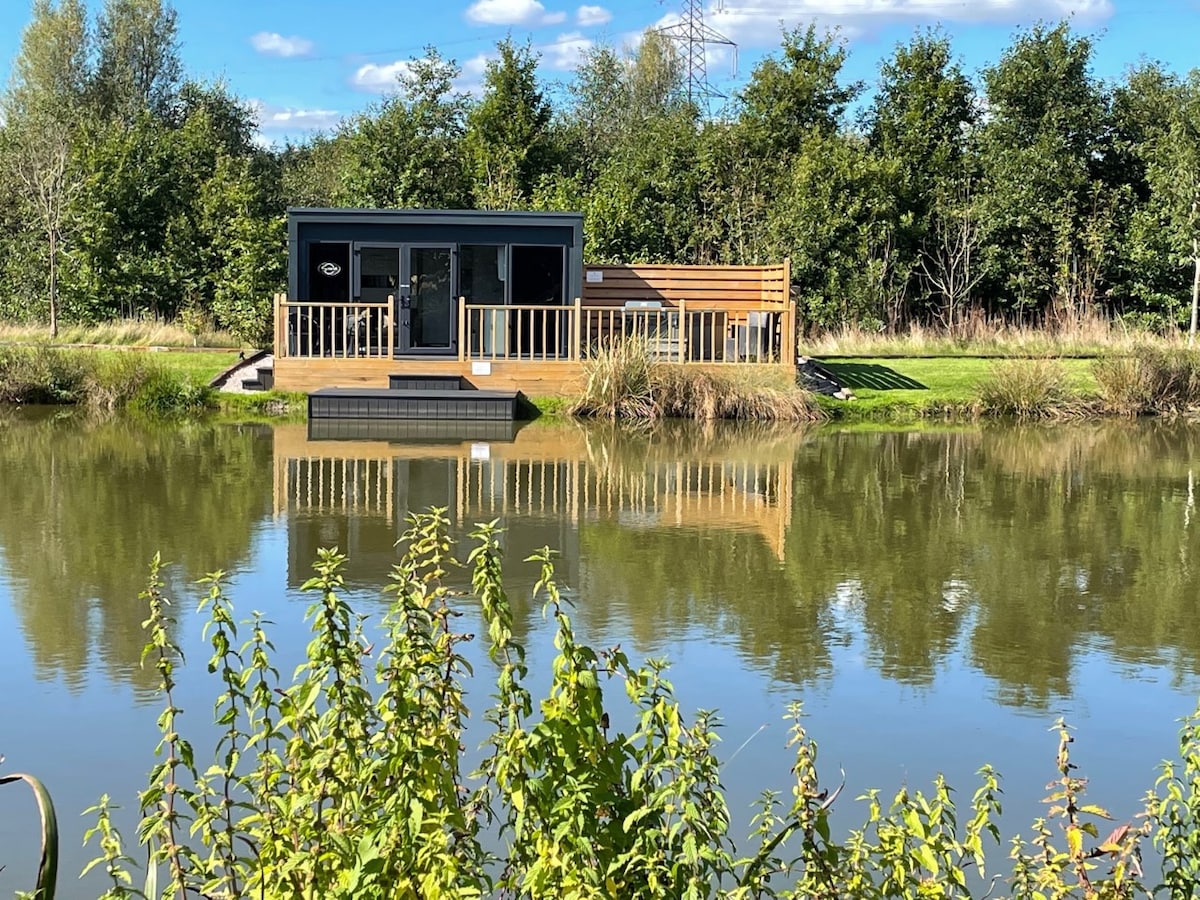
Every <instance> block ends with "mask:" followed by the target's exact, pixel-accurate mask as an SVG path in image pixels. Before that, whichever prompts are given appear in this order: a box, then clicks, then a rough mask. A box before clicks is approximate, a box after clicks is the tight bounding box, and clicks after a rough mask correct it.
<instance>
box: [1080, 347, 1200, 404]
mask: <svg viewBox="0 0 1200 900" xmlns="http://www.w3.org/2000/svg"><path fill="white" fill-rule="evenodd" d="M1092 371H1093V374H1094V375H1095V378H1096V383H1097V384H1098V385H1099V388H1100V399H1101V402H1102V403H1103V405H1104V407H1105V409H1106V410H1107V411H1108V412H1110V413H1114V414H1116V415H1121V416H1141V415H1168V416H1169V415H1180V414H1183V413H1188V412H1194V411H1196V410H1200V351H1198V350H1194V349H1186V348H1183V347H1175V348H1162V347H1140V348H1138V349H1137V350H1135V351H1134V352H1133V353H1131V354H1129V355H1127V356H1113V357H1105V358H1102V359H1099V360H1097V361H1096V363H1095V365H1094V366H1093V367H1092Z"/></svg>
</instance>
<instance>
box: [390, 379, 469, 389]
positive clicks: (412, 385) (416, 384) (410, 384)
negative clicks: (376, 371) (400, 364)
mask: <svg viewBox="0 0 1200 900" xmlns="http://www.w3.org/2000/svg"><path fill="white" fill-rule="evenodd" d="M388 388H389V389H390V390H393V391H473V390H475V385H473V384H471V383H470V382H469V381H467V380H466V379H465V378H463V377H462V376H461V375H389V376H388Z"/></svg>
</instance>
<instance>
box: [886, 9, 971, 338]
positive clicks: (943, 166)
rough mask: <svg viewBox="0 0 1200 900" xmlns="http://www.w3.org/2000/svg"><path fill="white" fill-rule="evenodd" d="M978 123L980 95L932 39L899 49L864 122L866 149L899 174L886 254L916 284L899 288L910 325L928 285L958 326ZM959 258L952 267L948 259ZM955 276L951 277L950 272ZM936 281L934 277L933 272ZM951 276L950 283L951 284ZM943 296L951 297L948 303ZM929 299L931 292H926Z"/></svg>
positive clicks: (945, 45)
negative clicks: (971, 148)
mask: <svg viewBox="0 0 1200 900" xmlns="http://www.w3.org/2000/svg"><path fill="white" fill-rule="evenodd" d="M975 120H976V111H975V92H974V89H973V88H972V86H971V82H970V80H969V79H968V78H967V77H966V76H965V75H964V74H963V72H962V69H961V68H960V67H959V66H958V64H957V63H955V62H954V58H953V56H952V54H951V50H950V42H949V40H948V39H947V38H946V37H945V36H944V35H942V34H939V33H938V32H934V31H928V32H924V33H921V34H917V35H915V36H914V37H913V38H912V40H911V41H910V42H909V43H908V44H903V45H900V46H897V47H896V51H895V53H894V54H893V56H892V58H891V59H889V60H887V61H885V62H884V63H883V65H882V66H881V67H880V87H879V91H878V93H877V94H876V95H875V99H874V102H873V103H872V105H871V108H870V110H869V111H868V113H867V115H866V117H865V120H864V125H865V130H866V132H867V135H868V144H869V146H870V148H871V150H872V152H873V153H874V154H875V156H876V157H877V158H878V160H879V161H881V162H884V161H886V162H888V163H890V164H892V165H894V166H895V179H894V182H893V184H894V187H893V190H894V196H895V198H896V211H897V220H896V221H895V222H894V223H893V224H892V226H891V227H890V229H889V234H890V238H889V241H888V242H887V244H886V245H885V246H887V247H888V249H889V255H890V256H892V257H894V261H895V265H894V266H893V268H895V269H898V270H899V271H900V272H908V273H909V274H910V276H912V275H915V274H916V273H918V272H923V273H924V275H925V277H924V279H923V282H922V279H920V278H917V277H910V278H909V279H908V281H907V283H905V284H901V285H897V286H896V287H897V288H900V289H902V294H903V296H901V297H899V298H896V300H895V301H894V302H893V304H892V305H893V307H895V306H896V303H897V302H898V303H899V304H900V307H899V308H895V309H894V312H893V314H892V315H889V316H888V317H887V318H888V320H889V321H891V322H895V321H898V317H904V318H907V317H910V316H912V315H913V314H914V313H915V312H917V311H916V310H914V309H913V308H912V306H913V300H914V297H913V296H911V295H912V294H914V293H916V292H917V291H919V290H920V289H921V287H922V283H923V284H924V286H925V287H926V288H932V289H933V291H934V292H936V293H937V294H938V298H937V304H936V307H935V311H934V315H935V316H939V317H941V318H943V320H944V321H947V324H950V325H952V323H953V320H954V315H955V310H956V308H957V306H958V305H959V303H960V302H961V300H962V299H964V298H963V297H962V294H961V292H960V291H958V290H957V289H956V288H957V287H958V281H959V277H960V276H961V272H960V271H959V266H960V265H961V263H963V262H965V261H969V259H970V254H969V252H968V253H966V254H965V255H964V250H968V251H969V247H970V245H971V243H973V242H969V243H968V246H967V247H964V246H963V244H962V242H963V239H968V240H969V239H970V237H971V235H972V234H973V227H972V226H971V225H968V227H967V228H966V229H964V228H963V226H964V225H967V224H968V223H969V222H970V219H969V218H968V219H964V218H963V214H964V212H965V209H964V207H963V204H962V203H961V202H960V200H961V197H962V195H963V194H964V193H968V192H969V189H966V188H965V187H964V185H965V184H967V183H968V182H969V181H970V179H971V168H972V165H973V160H971V158H970V156H969V152H968V140H969V138H970V134H971V130H972V128H973V127H974V124H975ZM948 253H953V254H954V260H951V259H950V258H949V257H948V256H947V254H948ZM948 265H949V267H950V268H951V269H952V270H954V271H955V273H956V274H955V275H950V273H949V272H947V271H945V270H946V267H947V266H948ZM935 270H936V271H937V272H938V273H939V274H938V276H937V277H930V273H931V272H932V271H935ZM947 276H950V277H947ZM945 289H951V290H953V293H952V294H951V295H949V296H947V295H946V293H945V292H944V291H945ZM925 293H928V290H926V291H925Z"/></svg>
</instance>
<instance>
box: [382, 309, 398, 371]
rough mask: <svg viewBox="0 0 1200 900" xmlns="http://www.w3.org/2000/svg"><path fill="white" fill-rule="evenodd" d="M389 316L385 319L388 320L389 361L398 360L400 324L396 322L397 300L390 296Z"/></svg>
mask: <svg viewBox="0 0 1200 900" xmlns="http://www.w3.org/2000/svg"><path fill="white" fill-rule="evenodd" d="M387 303H388V308H387V315H386V316H385V317H384V318H385V319H386V320H387V355H388V359H395V358H396V328H397V326H398V325H399V324H400V323H399V322H397V321H396V298H395V297H394V296H392V295H391V294H388V298H387Z"/></svg>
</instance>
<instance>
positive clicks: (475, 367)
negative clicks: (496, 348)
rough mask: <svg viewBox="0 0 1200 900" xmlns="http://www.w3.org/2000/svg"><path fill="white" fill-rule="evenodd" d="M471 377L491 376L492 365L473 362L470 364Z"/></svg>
mask: <svg viewBox="0 0 1200 900" xmlns="http://www.w3.org/2000/svg"><path fill="white" fill-rule="evenodd" d="M471 374H472V375H491V374H492V364H491V363H490V362H473V363H471Z"/></svg>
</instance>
